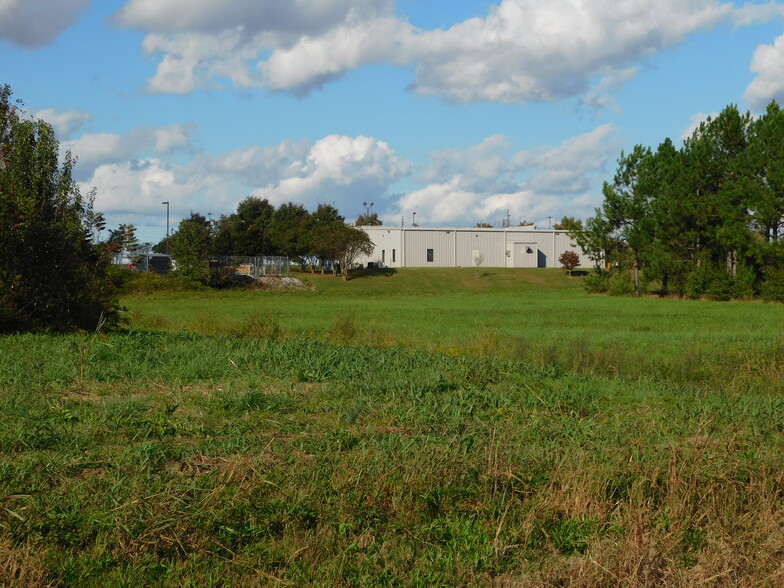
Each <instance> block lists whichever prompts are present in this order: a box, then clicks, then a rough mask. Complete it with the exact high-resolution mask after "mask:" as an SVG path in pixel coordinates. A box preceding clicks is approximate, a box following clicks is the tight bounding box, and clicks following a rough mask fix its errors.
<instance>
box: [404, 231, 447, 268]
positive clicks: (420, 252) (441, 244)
mask: <svg viewBox="0 0 784 588" xmlns="http://www.w3.org/2000/svg"><path fill="white" fill-rule="evenodd" d="M428 249H432V250H433V260H432V261H428V260H427V251H428ZM404 251H405V265H406V266H407V267H455V235H454V230H451V229H408V230H406V231H405V233H404Z"/></svg>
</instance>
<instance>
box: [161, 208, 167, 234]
mask: <svg viewBox="0 0 784 588" xmlns="http://www.w3.org/2000/svg"><path fill="white" fill-rule="evenodd" d="M161 204H165V205H166V236H167V237H168V236H169V201H168V200H167V201H166V202H161Z"/></svg>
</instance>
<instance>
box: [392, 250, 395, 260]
mask: <svg viewBox="0 0 784 588" xmlns="http://www.w3.org/2000/svg"><path fill="white" fill-rule="evenodd" d="M392 263H395V250H394V249H393V250H392Z"/></svg>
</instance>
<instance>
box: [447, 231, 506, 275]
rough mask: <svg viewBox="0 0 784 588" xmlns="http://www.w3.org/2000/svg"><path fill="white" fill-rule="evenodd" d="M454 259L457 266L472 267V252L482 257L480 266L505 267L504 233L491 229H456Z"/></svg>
mask: <svg viewBox="0 0 784 588" xmlns="http://www.w3.org/2000/svg"><path fill="white" fill-rule="evenodd" d="M456 234H457V242H456V248H455V252H456V253H455V260H456V262H457V263H456V265H457V266H458V267H473V266H474V265H475V257H474V252H475V251H476V252H477V253H478V254H480V255H481V256H482V257H483V258H484V259H483V260H482V263H481V265H482V267H505V266H506V248H505V247H504V234H503V233H502V232H501V231H495V230H492V229H461V230H457V231H456Z"/></svg>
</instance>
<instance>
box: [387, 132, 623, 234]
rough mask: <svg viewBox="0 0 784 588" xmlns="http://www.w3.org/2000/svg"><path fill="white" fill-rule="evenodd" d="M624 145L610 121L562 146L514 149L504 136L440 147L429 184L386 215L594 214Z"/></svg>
mask: <svg viewBox="0 0 784 588" xmlns="http://www.w3.org/2000/svg"><path fill="white" fill-rule="evenodd" d="M619 148H620V145H619V140H618V138H617V137H616V134H615V127H614V126H613V125H602V126H599V127H597V128H596V129H594V130H593V131H591V132H589V133H585V134H583V135H579V136H577V137H573V138H570V139H568V140H566V141H564V142H562V143H561V144H560V145H558V146H557V147H552V148H547V149H542V150H537V151H520V152H518V153H515V154H509V153H508V150H509V145H508V143H507V140H506V139H505V138H504V137H503V136H501V135H494V136H492V137H488V138H487V139H485V140H484V141H483V142H482V143H480V144H479V145H475V146H473V147H470V148H468V149H465V150H458V149H450V150H445V151H440V152H437V153H434V154H433V155H432V156H431V163H430V165H429V166H428V168H427V169H426V170H424V172H423V173H422V174H421V175H420V180H422V181H424V182H428V184H427V185H426V186H425V187H423V188H421V189H419V190H415V191H413V192H411V193H409V194H406V195H404V196H402V197H401V198H400V199H399V201H398V207H397V209H396V210H393V211H390V212H389V213H388V214H387V215H386V217H385V218H387V219H388V220H390V221H392V222H396V219H399V218H400V216H401V214H402V215H403V216H405V217H406V218H411V213H413V212H416V213H417V221H418V222H420V223H421V224H431V225H433V224H435V225H458V226H466V225H467V226H471V225H473V224H475V223H477V222H491V223H493V222H496V221H499V220H500V219H501V218H504V217H506V215H507V212H508V214H509V215H510V216H511V219H512V221H513V222H514V223H517V222H519V221H521V220H530V221H537V222H540V223H541V222H543V219H547V217H548V216H552V217H553V218H561V217H562V216H577V217H583V216H588V215H590V214H591V213H592V212H593V208H594V207H595V206H596V205H598V203H599V200H600V194H601V192H600V187H601V181H602V179H604V178H603V177H602V174H604V173H605V172H606V171H607V170H606V167H607V162H608V160H609V159H610V158H611V157H614V156H615V155H616V154H617V152H618V149H619Z"/></svg>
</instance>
